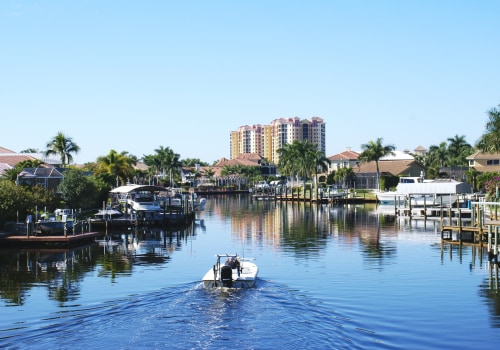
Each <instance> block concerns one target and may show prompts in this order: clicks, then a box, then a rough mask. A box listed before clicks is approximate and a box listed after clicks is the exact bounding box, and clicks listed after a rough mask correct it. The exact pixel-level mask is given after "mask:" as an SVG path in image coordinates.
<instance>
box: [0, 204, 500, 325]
mask: <svg viewBox="0 0 500 350" xmlns="http://www.w3.org/2000/svg"><path fill="white" fill-rule="evenodd" d="M385 209H386V208H381V207H377V206H373V205H349V206H333V205H316V204H311V203H302V202H301V203H291V202H274V201H253V202H252V201H250V200H249V198H248V196H234V197H224V196H219V197H214V198H211V199H210V205H209V207H208V208H207V210H206V211H205V212H204V213H203V217H201V218H198V219H197V220H196V221H195V222H194V223H193V225H192V226H189V227H187V228H185V229H184V230H179V231H173V232H168V231H164V230H160V229H141V230H125V231H116V232H110V233H109V235H107V236H106V237H105V239H104V240H102V241H99V242H96V243H95V244H92V245H89V246H84V247H79V248H77V249H70V250H55V249H51V250H7V251H1V252H0V263H1V269H2V273H1V276H0V297H1V298H2V299H3V300H4V301H5V302H6V305H7V306H19V305H24V304H25V303H26V300H27V298H28V297H29V295H30V293H31V292H33V290H34V289H35V287H37V288H40V287H41V288H45V289H46V290H47V292H48V293H47V295H48V298H49V299H50V300H51V301H57V302H58V303H59V305H60V306H65V303H68V302H74V301H76V300H78V299H79V298H81V293H82V291H83V290H84V288H83V287H82V286H83V285H84V280H85V279H86V278H90V277H94V276H96V277H98V278H105V279H107V280H109V281H111V282H114V281H116V280H117V279H118V278H119V277H122V276H127V277H129V276H133V277H135V281H141V279H140V277H138V275H137V274H138V272H137V271H136V270H134V267H138V266H139V267H141V266H142V267H144V266H146V267H150V266H153V267H158V266H160V267H161V266H169V270H173V269H172V268H171V265H172V262H173V260H174V259H175V253H176V252H177V251H179V250H182V249H183V248H185V247H186V245H187V244H188V243H192V240H191V239H192V238H193V237H195V236H196V235H197V234H198V233H200V232H203V233H205V232H208V233H209V234H214V232H213V230H212V231H211V232H210V228H211V227H210V226H209V227H207V226H206V225H205V223H206V222H207V223H208V222H210V220H211V219H212V218H216V219H217V220H220V221H222V222H224V223H228V224H229V227H230V230H231V233H230V234H231V235H232V238H234V239H235V241H238V242H243V243H245V242H246V243H247V244H248V245H252V246H253V247H259V249H262V250H265V251H272V252H279V253H283V254H276V256H278V255H279V258H281V259H283V261H285V260H287V259H289V257H290V256H292V257H293V258H294V259H296V260H297V261H303V260H305V259H308V258H310V257H314V258H315V259H316V260H317V261H320V263H318V265H317V266H319V267H320V268H318V269H317V270H315V271H314V270H313V269H308V270H307V272H308V273H309V276H311V277H309V278H313V277H317V279H318V280H319V279H320V277H321V276H323V274H325V272H326V273H329V274H330V275H329V278H330V280H332V281H339V280H340V278H341V277H339V276H338V275H336V273H337V272H330V269H327V268H323V266H326V265H328V263H330V261H328V260H327V258H325V261H326V263H324V262H325V261H323V260H320V259H321V258H322V256H323V255H326V254H328V253H330V254H331V255H332V256H333V255H335V254H337V255H340V254H343V253H344V252H345V251H350V252H355V254H356V255H355V256H354V253H353V254H352V256H349V258H351V259H352V260H345V261H342V263H345V264H346V265H347V264H349V263H351V262H352V261H353V260H359V256H360V257H361V260H362V264H359V265H361V266H357V265H358V264H356V266H355V267H353V270H352V271H355V273H357V274H358V275H360V276H362V277H359V278H360V280H357V282H365V281H366V280H368V281H370V282H373V280H371V278H375V277H372V276H373V274H372V276H370V274H369V273H366V271H369V272H372V270H375V271H376V272H377V273H378V272H380V274H376V276H377V277H378V276H381V278H384V279H385V282H386V283H387V284H392V285H395V286H397V287H400V288H401V284H398V283H399V280H398V278H407V279H408V281H410V282H411V283H414V285H413V284H412V286H411V287H407V288H408V289H407V290H406V291H407V292H408V293H412V292H414V290H413V289H412V288H420V289H421V291H422V293H421V294H422V295H425V294H426V293H432V294H433V296H434V297H436V296H437V298H442V301H443V302H446V300H447V298H448V294H452V293H453V294H452V295H453V296H454V297H455V298H456V299H453V300H455V301H457V303H456V304H458V302H460V301H463V300H464V298H468V297H470V296H463V295H462V296H459V297H457V296H456V294H455V290H444V289H443V291H442V292H439V291H438V292H436V291H434V288H436V286H438V287H437V288H439V287H441V285H442V283H443V282H442V281H436V280H438V279H440V278H445V279H446V280H445V282H444V283H450V284H453V285H454V286H455V288H456V287H457V286H458V288H460V287H462V286H470V283H471V281H469V280H466V279H463V280H460V281H458V282H457V281H455V280H453V279H452V278H453V277H449V276H447V275H444V277H443V274H442V273H443V272H439V271H436V273H435V274H434V272H433V269H436V265H439V264H441V265H445V264H449V263H452V264H453V269H450V270H452V272H453V273H455V274H456V276H460V278H464V277H463V276H464V275H463V274H460V272H461V269H466V270H468V271H469V272H470V273H471V274H480V273H481V276H480V280H481V283H479V284H478V285H477V286H476V285H474V286H473V290H474V292H476V293H477V294H478V295H479V296H480V297H481V298H480V299H481V301H482V302H483V303H484V304H485V305H486V306H487V308H488V311H489V313H490V317H491V323H492V324H493V325H494V327H500V297H499V295H500V293H499V280H498V278H499V276H498V275H499V272H498V265H496V264H491V263H490V262H488V261H487V254H486V251H485V247H477V246H466V245H463V246H460V245H451V244H446V243H441V242H440V228H439V222H437V221H435V220H434V221H433V220H416V219H413V220H412V219H411V218H406V217H396V216H395V215H393V213H391V212H390V211H388V210H385ZM402 242H403V243H402ZM421 246H424V247H425V249H424V250H422V251H423V252H424V253H425V254H426V255H424V256H418V255H416V254H415V252H414V250H415V249H418V248H419V247H421ZM429 247H431V248H430V249H429ZM203 248H204V247H198V249H199V251H201V250H202V249H203ZM405 249H406V251H405ZM408 251H411V252H410V253H409V252H408ZM429 251H430V252H431V256H429ZM358 252H359V254H358ZM408 254H411V256H412V257H413V258H414V260H413V261H408V260H409V259H405V257H404V255H408ZM415 256H416V257H415ZM328 258H330V257H328ZM287 262H288V261H287ZM416 263H418V264H420V268H421V269H422V271H425V275H424V272H422V271H416V268H415V267H414V265H415V264H416ZM284 265H286V264H284ZM394 265H398V267H399V270H398V271H396V272H394V271H393V270H392V269H391V268H392V267H393V266H394ZM457 265H458V266H457ZM314 266H316V265H314ZM438 267H439V266H438ZM181 268H182V269H184V266H182V267H179V268H178V269H179V270H180V269H181ZM189 268H191V266H186V269H189ZM277 268H279V266H278V267H277ZM296 268H297V269H298V268H301V267H296ZM486 269H487V270H486ZM387 271H389V272H387ZM401 271H403V272H404V275H403V273H401ZM457 271H458V272H457ZM484 271H486V272H487V273H486V274H485V273H484ZM283 272H284V273H283V274H282V275H280V278H282V279H284V280H285V282H284V284H286V279H287V278H288V279H292V278H295V276H291V275H292V274H293V272H289V271H283ZM384 272H386V275H382V274H381V273H384ZM286 273H288V275H287V274H286ZM342 273H344V272H342ZM347 273H350V270H349V272H345V274H347ZM398 273H400V275H399V276H397V277H394V275H397V274H398ZM196 274H197V273H196ZM315 274H317V275H315ZM320 274H321V276H320ZM172 275H173V273H172ZM409 275H411V276H409ZM419 275H420V278H421V282H420V281H418V280H417V281H414V280H413V278H414V276H419ZM483 275H484V276H483ZM408 276H409V277H408ZM422 276H423V277H422ZM361 278H364V280H361ZM417 278H418V277H417ZM141 282H142V281H141ZM294 282H295V280H294ZM341 282H342V283H345V285H344V286H346V287H345V288H346V289H347V288H351V285H349V282H344V281H343V280H342V281H341ZM132 283H134V282H132ZM282 283H283V282H282ZM311 283H314V282H311ZM90 284H91V286H92V287H93V286H94V285H96V284H97V283H95V282H94V283H93V284H92V283H90ZM304 284H306V283H304ZM419 284H421V285H422V286H420V285H419ZM263 285H266V283H265V282H264V283H263ZM342 287H343V285H341V283H338V284H337V285H336V288H339V289H340V288H342ZM266 288H269V289H272V288H276V284H275V283H274V282H269V283H268V284H267V285H266ZM377 288H382V287H380V286H378V285H376V286H374V288H373V289H371V290H370V291H369V292H371V293H373V295H372V296H375V297H380V295H385V294H384V293H386V292H387V291H385V290H382V289H380V290H377ZM134 291H135V290H134ZM265 292H268V289H265V290H262V291H261V293H265ZM355 292H356V290H353V291H352V292H351V295H352V293H355ZM377 292H380V293H379V294H378V295H377ZM359 293H368V292H367V291H364V290H363V291H362V292H359ZM276 294H280V293H276ZM332 294H333V293H332ZM414 296H416V297H419V293H415V295H414ZM280 297H281V296H280ZM282 298H283V300H284V301H283V304H284V303H285V301H287V300H288V299H287V298H289V295H285V296H283V297H282ZM325 299H326V302H329V303H334V302H338V301H334V302H332V301H331V300H330V299H328V298H325ZM476 299H477V298H476ZM210 300H211V299H210ZM212 302H215V301H214V300H212ZM225 302H227V301H224V303H225ZM405 302H406V301H405ZM465 302H467V301H465ZM465 302H464V303H465ZM270 303H271V301H270ZM409 303H410V306H411V302H409ZM468 305H470V304H468ZM216 306H219V305H216ZM273 306H276V305H273V304H271V305H269V309H272V307H273ZM398 306H399V305H398ZM343 307H344V308H345V306H343ZM369 307H373V308H376V307H375V306H371V305H369ZM283 309H285V307H283ZM182 311H184V310H180V311H179V314H182ZM285 313H286V311H283V314H285ZM209 316H210V315H208V316H207V317H209ZM216 316H218V315H216ZM384 322H385V320H384Z"/></svg>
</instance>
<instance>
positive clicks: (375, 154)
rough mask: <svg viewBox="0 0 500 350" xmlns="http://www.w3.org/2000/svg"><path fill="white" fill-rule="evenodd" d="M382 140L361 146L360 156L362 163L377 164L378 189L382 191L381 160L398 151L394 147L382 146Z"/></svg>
mask: <svg viewBox="0 0 500 350" xmlns="http://www.w3.org/2000/svg"><path fill="white" fill-rule="evenodd" d="M382 141H383V139H382V138H380V137H379V138H378V139H377V140H376V141H375V142H374V141H369V142H368V143H367V144H363V145H361V149H362V150H363V151H362V152H361V154H360V155H359V160H360V161H361V162H375V165H376V167H377V189H378V191H380V169H379V164H378V162H379V160H380V158H382V157H385V156H387V155H389V154H394V150H395V149H396V147H395V146H393V145H385V146H384V145H382Z"/></svg>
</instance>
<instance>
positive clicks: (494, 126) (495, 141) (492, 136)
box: [476, 105, 500, 153]
mask: <svg viewBox="0 0 500 350" xmlns="http://www.w3.org/2000/svg"><path fill="white" fill-rule="evenodd" d="M498 107H499V108H500V105H498ZM499 108H496V107H493V108H492V109H490V110H489V111H488V121H487V122H486V133H485V134H483V135H482V136H481V138H480V139H479V141H478V142H477V144H476V147H477V148H478V149H479V150H480V151H481V152H485V153H487V152H489V153H498V152H500V109H499Z"/></svg>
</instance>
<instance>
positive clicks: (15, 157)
mask: <svg viewBox="0 0 500 350" xmlns="http://www.w3.org/2000/svg"><path fill="white" fill-rule="evenodd" d="M35 159H36V158H35V157H33V156H31V155H28V154H22V153H2V152H1V150H0V163H5V164H9V165H12V166H15V165H16V164H17V163H20V162H23V161H25V160H35Z"/></svg>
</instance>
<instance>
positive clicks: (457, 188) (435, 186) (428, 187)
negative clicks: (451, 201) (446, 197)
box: [397, 180, 472, 194]
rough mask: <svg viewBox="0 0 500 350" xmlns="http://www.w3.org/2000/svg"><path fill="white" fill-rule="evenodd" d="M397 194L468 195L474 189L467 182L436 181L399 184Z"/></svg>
mask: <svg viewBox="0 0 500 350" xmlns="http://www.w3.org/2000/svg"><path fill="white" fill-rule="evenodd" d="M397 192H398V193H403V194H466V193H472V187H471V185H470V184H468V183H466V182H459V181H455V180H434V181H429V182H425V181H424V182H421V183H399V184H398V186H397Z"/></svg>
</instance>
